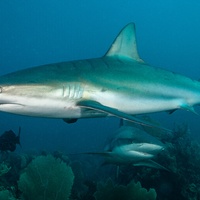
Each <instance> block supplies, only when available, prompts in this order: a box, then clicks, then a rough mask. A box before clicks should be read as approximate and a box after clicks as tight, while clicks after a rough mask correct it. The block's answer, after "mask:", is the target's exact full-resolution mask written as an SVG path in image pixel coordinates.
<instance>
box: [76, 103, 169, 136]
mask: <svg viewBox="0 0 200 200" xmlns="http://www.w3.org/2000/svg"><path fill="white" fill-rule="evenodd" d="M77 106H80V107H84V108H90V109H94V110H97V111H101V112H104V113H108V114H111V115H113V116H116V117H119V118H122V119H124V120H128V121H131V122H134V123H136V124H140V125H142V126H148V127H155V128H158V129H161V130H163V131H165V132H172V131H171V130H169V129H166V128H163V127H160V126H156V125H155V124H151V123H150V122H147V121H145V120H142V119H138V118H136V117H133V116H132V115H129V114H126V113H124V112H121V111H119V110H117V109H114V108H111V107H108V106H104V105H102V104H100V103H98V102H96V101H90V100H87V101H80V102H79V103H78V104H77Z"/></svg>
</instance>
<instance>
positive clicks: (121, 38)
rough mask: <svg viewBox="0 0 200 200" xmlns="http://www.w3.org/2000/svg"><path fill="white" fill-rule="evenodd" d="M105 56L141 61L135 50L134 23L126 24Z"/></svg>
mask: <svg viewBox="0 0 200 200" xmlns="http://www.w3.org/2000/svg"><path fill="white" fill-rule="evenodd" d="M105 56H119V57H128V58H131V59H133V60H136V61H139V62H143V61H142V59H140V57H139V55H138V51H137V44H136V37H135V24H134V23H130V24H128V25H126V26H125V27H124V28H123V29H122V30H121V31H120V33H119V35H118V36H117V38H116V39H115V41H114V42H113V44H112V46H111V47H110V49H109V50H108V52H107V53H106V55H105Z"/></svg>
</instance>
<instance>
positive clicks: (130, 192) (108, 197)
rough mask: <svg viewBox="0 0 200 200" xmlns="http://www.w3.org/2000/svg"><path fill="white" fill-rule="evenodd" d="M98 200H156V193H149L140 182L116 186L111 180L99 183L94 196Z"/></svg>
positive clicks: (151, 190) (151, 191) (153, 191)
mask: <svg viewBox="0 0 200 200" xmlns="http://www.w3.org/2000/svg"><path fill="white" fill-rule="evenodd" d="M94 196H95V199H96V200H122V199H123V200H155V199H156V196H157V195H156V191H155V190H154V189H150V190H149V191H147V190H146V189H145V188H142V186H141V184H140V182H137V183H135V182H134V181H131V182H130V183H129V184H128V185H127V186H123V185H115V184H114V183H113V181H112V180H111V179H108V180H107V181H106V183H99V184H98V185H97V191H96V192H95V194H94Z"/></svg>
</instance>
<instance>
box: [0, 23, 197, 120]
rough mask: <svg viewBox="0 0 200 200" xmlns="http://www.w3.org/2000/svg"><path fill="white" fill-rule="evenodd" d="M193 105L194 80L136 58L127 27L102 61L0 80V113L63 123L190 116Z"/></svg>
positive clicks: (48, 67) (64, 64)
mask: <svg viewBox="0 0 200 200" xmlns="http://www.w3.org/2000/svg"><path fill="white" fill-rule="evenodd" d="M199 103H200V83H199V82H198V81H195V80H192V79H190V78H187V77H185V76H182V75H179V74H175V73H172V72H170V71H166V70H164V69H161V68H156V67H152V66H150V65H148V64H146V63H145V62H144V61H143V60H141V59H140V57H139V55H138V52H137V45H136V37H135V26H134V24H133V23H131V24H128V25H127V26H126V27H125V28H124V29H122V31H121V32H120V33H119V35H118V36H117V38H116V39H115V41H114V43H113V44H112V46H111V48H110V49H109V51H108V52H107V53H106V54H105V56H103V57H100V58H94V59H86V60H79V61H71V62H61V63H55V64H48V65H43V66H38V67H32V68H28V69H25V70H20V71H17V72H14V73H10V74H7V75H3V76H1V77H0V111H5V112H10V113H15V114H22V115H28V116H36V117H51V118H63V119H65V120H66V121H70V120H72V121H73V120H74V121H75V120H76V119H79V118H87V117H105V116H110V115H114V116H117V117H119V118H123V119H127V120H130V121H134V120H135V118H134V117H133V115H136V114H144V113H153V112H160V111H173V110H176V109H180V108H181V109H186V110H190V111H192V112H195V111H194V109H193V106H194V105H197V104H199ZM136 121H139V123H143V122H142V121H140V120H137V119H136ZM144 123H145V122H144Z"/></svg>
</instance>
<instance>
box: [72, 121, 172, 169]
mask: <svg viewBox="0 0 200 200" xmlns="http://www.w3.org/2000/svg"><path fill="white" fill-rule="evenodd" d="M132 124H133V123H132ZM132 124H131V123H129V124H128V125H122V126H121V127H120V128H119V129H117V131H115V134H114V135H115V136H114V138H112V139H111V141H110V142H109V143H108V144H107V145H106V146H105V148H104V150H103V151H102V152H85V153H78V154H72V155H79V154H87V155H94V156H101V157H102V158H103V160H104V161H103V165H108V164H111V165H116V166H118V167H119V166H122V165H132V166H145V167H151V168H156V169H162V170H167V171H168V169H167V168H165V167H164V166H162V165H160V164H159V163H157V162H156V161H155V158H156V156H157V155H158V154H159V153H161V152H162V151H164V150H165V145H164V144H163V143H162V142H161V141H160V140H159V139H158V138H156V137H153V136H152V135H150V134H148V133H147V132H145V131H143V130H141V129H139V128H137V127H135V126H134V124H133V125H132Z"/></svg>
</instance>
